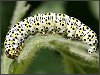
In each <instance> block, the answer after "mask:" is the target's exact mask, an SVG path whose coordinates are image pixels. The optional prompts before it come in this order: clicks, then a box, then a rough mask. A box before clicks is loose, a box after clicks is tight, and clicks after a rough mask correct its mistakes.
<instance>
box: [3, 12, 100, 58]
mask: <svg viewBox="0 0 100 75" xmlns="http://www.w3.org/2000/svg"><path fill="white" fill-rule="evenodd" d="M36 33H41V34H48V33H57V34H65V33H66V34H67V35H66V37H68V38H71V39H73V38H75V39H78V40H81V41H82V42H84V43H86V44H87V45H89V46H90V48H89V49H88V53H89V54H91V53H92V52H94V51H96V47H97V43H98V40H97V35H96V33H95V32H94V31H93V30H91V29H90V28H89V27H88V26H86V25H85V24H83V23H82V22H81V21H80V20H78V19H76V18H74V17H70V16H68V15H66V14H61V13H58V14H57V13H45V14H37V15H34V16H30V17H27V18H25V19H24V20H22V21H20V22H18V23H17V24H15V25H14V26H13V27H12V28H11V29H10V30H9V31H8V33H7V35H6V38H5V42H4V45H5V54H6V55H7V57H8V58H11V59H15V58H16V57H18V56H19V55H20V51H21V50H22V47H23V44H24V40H25V38H26V37H28V36H29V35H31V34H36Z"/></svg>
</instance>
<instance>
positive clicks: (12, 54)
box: [5, 50, 20, 59]
mask: <svg viewBox="0 0 100 75" xmlns="http://www.w3.org/2000/svg"><path fill="white" fill-rule="evenodd" d="M5 54H6V55H7V57H8V58H11V59H16V58H17V57H18V56H19V55H20V52H19V51H18V50H11V51H6V52H5Z"/></svg>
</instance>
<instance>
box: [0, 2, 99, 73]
mask: <svg viewBox="0 0 100 75" xmlns="http://www.w3.org/2000/svg"><path fill="white" fill-rule="evenodd" d="M15 3H16V2H13V1H2V3H1V4H2V5H1V7H0V8H1V10H2V11H1V18H2V21H1V27H2V28H1V35H2V37H1V42H3V41H4V37H5V35H6V33H7V31H8V27H9V26H10V20H11V18H12V16H13V11H15V10H14V9H15V6H16V4H15ZM27 4H30V5H31V7H30V9H29V10H28V12H27V13H26V14H25V16H24V17H23V16H21V17H22V18H25V17H27V16H29V15H34V14H37V13H46V12H54V13H59V12H60V13H66V14H68V15H69V16H74V17H76V18H78V19H80V20H81V21H82V22H83V23H85V24H87V25H89V26H90V27H93V30H95V32H96V33H97V34H98V33H99V29H98V28H99V27H98V25H99V23H98V19H96V18H95V17H94V16H93V15H92V13H91V11H90V9H89V2H87V1H82V2H81V1H77V2H76V1H68V2H67V1H28V2H27ZM94 6H95V5H94ZM19 11H22V10H21V8H20V9H19ZM19 11H18V12H19ZM18 12H17V13H18ZM19 15H20V13H19ZM19 20H21V18H19ZM76 43H77V44H76ZM2 47H3V46H2ZM86 49H87V48H86V47H85V46H84V44H82V43H80V42H76V41H70V40H67V39H64V38H63V37H61V36H59V35H48V36H41V35H35V36H30V37H29V38H28V39H26V40H25V47H24V48H23V50H22V52H21V55H20V56H19V57H18V59H17V60H12V59H9V58H7V57H6V56H5V54H4V53H3V55H2V61H1V73H2V74H58V73H60V74H62V73H65V74H92V73H93V74H97V73H98V72H99V66H98V64H99V61H98V60H99V56H98V53H95V54H93V55H91V56H89V55H88V54H87V51H85V50H86ZM22 62H23V63H24V64H23V63H22Z"/></svg>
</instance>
